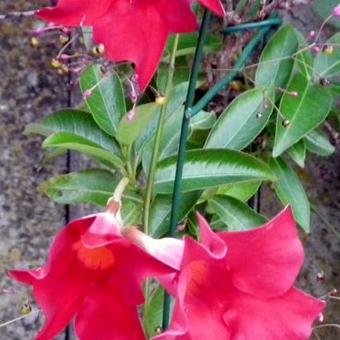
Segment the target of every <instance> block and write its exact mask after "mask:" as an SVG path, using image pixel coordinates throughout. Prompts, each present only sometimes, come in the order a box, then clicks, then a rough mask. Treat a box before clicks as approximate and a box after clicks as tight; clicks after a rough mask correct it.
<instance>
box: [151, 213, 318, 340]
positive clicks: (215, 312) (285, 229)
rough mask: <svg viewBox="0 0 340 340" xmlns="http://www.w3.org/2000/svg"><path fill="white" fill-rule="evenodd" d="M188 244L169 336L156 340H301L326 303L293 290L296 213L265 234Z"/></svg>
mask: <svg viewBox="0 0 340 340" xmlns="http://www.w3.org/2000/svg"><path fill="white" fill-rule="evenodd" d="M198 218H199V224H200V230H201V238H202V243H201V244H200V243H197V242H196V241H194V240H192V239H190V238H187V239H186V240H185V247H184V255H183V259H182V264H181V271H180V273H179V274H178V282H177V294H176V295H177V296H176V297H177V301H176V305H175V311H174V316H173V321H172V324H171V327H170V328H169V330H167V331H166V332H165V333H163V334H161V335H160V336H157V337H155V338H154V339H155V340H156V339H157V340H174V339H181V340H193V339H200V340H210V339H224V340H228V339H231V340H254V339H256V340H257V339H263V340H269V339H270V340H279V339H285V340H303V339H308V338H309V336H310V335H311V332H312V327H311V326H312V323H313V321H314V320H315V319H316V318H317V317H318V315H319V314H320V313H321V312H322V310H323V309H324V302H322V301H320V300H317V299H314V298H313V297H312V296H309V295H307V294H305V293H303V292H302V291H300V290H298V289H296V288H294V287H293V284H294V281H295V279H296V276H297V274H298V272H299V270H300V269H301V266H302V263H303V249H302V246H301V243H300V241H299V239H298V234H297V230H296V226H295V223H294V220H293V216H292V213H291V210H290V209H289V208H287V209H286V210H284V211H283V212H282V213H281V214H279V215H278V216H276V217H275V218H274V219H273V220H272V221H270V222H268V223H267V224H266V225H264V226H263V227H261V228H258V229H254V230H251V231H244V232H221V233H217V234H214V233H213V232H212V231H211V229H210V226H209V225H208V223H207V222H206V221H205V220H204V219H203V217H201V216H198Z"/></svg>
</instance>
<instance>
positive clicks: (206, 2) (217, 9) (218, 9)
mask: <svg viewBox="0 0 340 340" xmlns="http://www.w3.org/2000/svg"><path fill="white" fill-rule="evenodd" d="M198 2H200V3H201V4H202V5H203V6H205V7H207V8H209V9H210V10H211V11H213V12H214V13H215V14H217V15H219V16H221V17H223V16H225V11H224V8H223V6H222V3H221V1H220V0H198Z"/></svg>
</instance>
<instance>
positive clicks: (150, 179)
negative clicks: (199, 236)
mask: <svg viewBox="0 0 340 340" xmlns="http://www.w3.org/2000/svg"><path fill="white" fill-rule="evenodd" d="M178 39H179V35H178V34H176V36H175V41H174V45H173V48H172V51H171V54H170V63H169V68H168V75H167V80H166V87H165V103H164V104H161V107H160V110H159V117H158V123H157V128H156V136H155V143H154V147H153V152H152V157H151V165H150V170H149V176H148V180H147V184H146V192H145V200H144V218H143V224H144V232H145V233H146V234H147V235H148V234H149V232H150V226H149V215H150V206H151V200H152V192H153V184H154V178H155V172H156V165H157V161H158V155H159V147H160V142H161V137H162V132H163V127H164V121H165V113H166V111H167V103H168V101H169V98H168V97H169V94H170V90H171V88H172V80H173V76H174V71H175V59H176V51H177V46H178Z"/></svg>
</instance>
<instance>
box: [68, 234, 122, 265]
mask: <svg viewBox="0 0 340 340" xmlns="http://www.w3.org/2000/svg"><path fill="white" fill-rule="evenodd" d="M73 250H75V251H76V252H77V257H78V260H79V261H81V262H82V263H83V264H84V265H85V266H86V267H87V268H89V269H97V270H98V269H102V270H105V269H109V268H111V267H113V266H114V265H115V263H116V258H115V257H114V255H113V254H112V251H111V250H110V249H108V248H106V247H98V248H87V247H85V246H84V244H83V242H82V240H80V241H78V242H77V243H75V244H74V245H73Z"/></svg>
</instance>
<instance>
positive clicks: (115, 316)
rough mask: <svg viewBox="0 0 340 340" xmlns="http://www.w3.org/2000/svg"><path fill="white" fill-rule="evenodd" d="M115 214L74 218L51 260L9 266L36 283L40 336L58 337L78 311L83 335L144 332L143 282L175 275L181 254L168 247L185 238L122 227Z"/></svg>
mask: <svg viewBox="0 0 340 340" xmlns="http://www.w3.org/2000/svg"><path fill="white" fill-rule="evenodd" d="M116 216H117V215H116V213H111V212H106V213H100V214H97V215H93V216H88V217H85V218H82V219H79V220H76V221H74V222H72V223H70V224H69V225H68V226H66V227H65V228H64V229H63V230H62V231H61V232H60V233H59V234H58V236H57V237H56V240H55V241H54V244H53V246H52V248H51V250H50V254H49V258H48V262H47V264H45V265H44V266H43V267H42V268H39V269H36V270H29V271H24V270H12V271H11V272H10V275H11V276H12V277H13V278H15V279H16V280H17V281H19V282H22V283H25V284H29V285H32V286H33V290H34V296H35V298H36V301H37V303H38V304H39V305H40V307H41V309H42V310H43V312H44V314H45V317H46V320H45V326H44V328H43V329H42V331H41V332H40V334H39V335H38V336H37V339H39V340H49V339H53V338H54V337H55V336H56V335H58V334H59V333H60V332H61V331H62V330H63V329H64V328H65V327H66V326H67V325H68V324H69V323H70V321H71V320H72V318H73V317H76V319H75V330H76V333H77V335H78V337H79V338H80V339H81V340H94V339H103V340H104V339H105V340H110V339H112V340H113V339H129V340H130V339H131V340H142V339H144V338H145V337H144V334H143V330H142V327H141V325H140V320H139V316H138V310H137V306H138V305H140V304H142V303H143V301H144V298H143V294H142V290H141V286H142V283H143V281H144V280H145V278H147V277H157V278H162V277H163V276H164V277H165V278H166V277H167V276H168V275H173V273H174V272H175V269H174V268H176V267H178V265H179V260H178V259H176V257H175V256H173V255H171V254H169V253H167V250H168V249H171V250H172V251H173V252H174V253H177V252H179V254H181V253H182V251H183V243H182V241H179V240H174V239H162V240H153V239H151V238H150V237H148V236H146V235H144V234H143V233H142V232H140V231H138V230H137V229H135V228H132V229H129V228H127V229H123V230H121V229H120V223H119V219H117V218H116ZM125 232H126V235H127V236H126V237H125V236H124V233H125ZM136 243H138V244H139V246H137V245H136ZM140 246H142V248H144V249H142V248H141V247H140ZM145 249H146V250H147V251H145ZM148 251H149V253H148ZM150 253H152V255H150ZM158 259H161V260H162V262H161V261H159V260H158ZM165 263H166V264H165Z"/></svg>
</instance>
